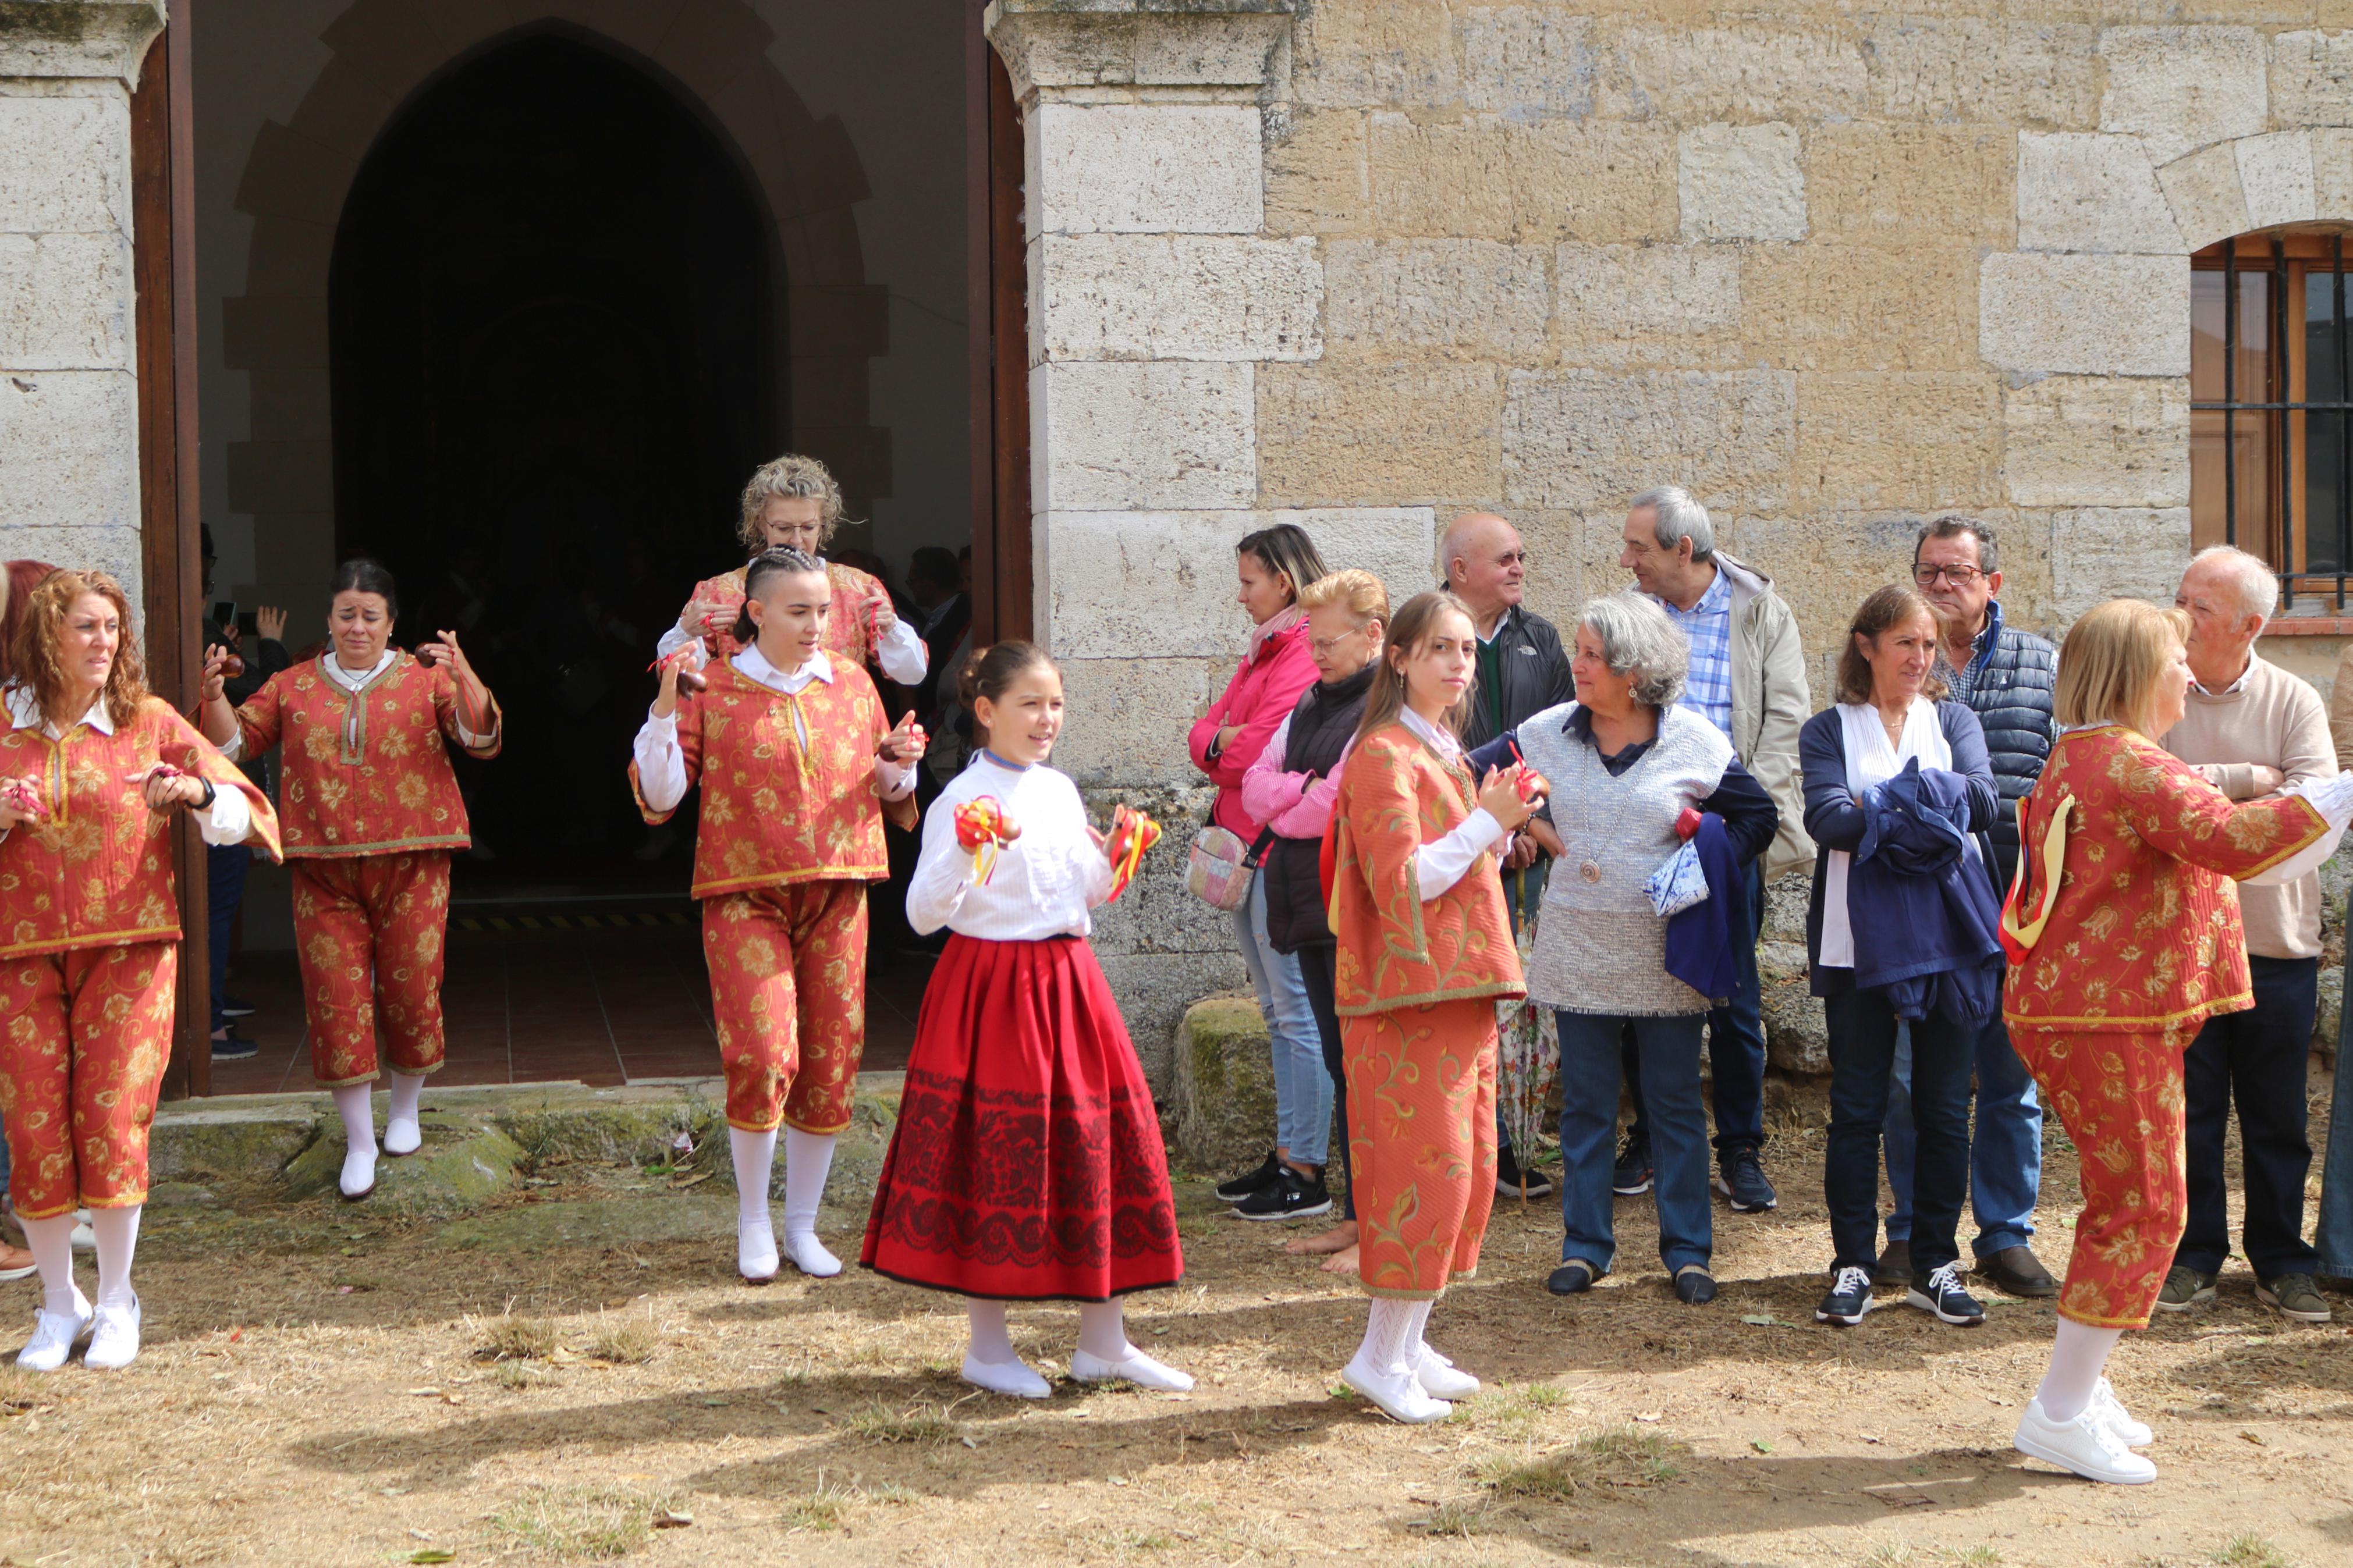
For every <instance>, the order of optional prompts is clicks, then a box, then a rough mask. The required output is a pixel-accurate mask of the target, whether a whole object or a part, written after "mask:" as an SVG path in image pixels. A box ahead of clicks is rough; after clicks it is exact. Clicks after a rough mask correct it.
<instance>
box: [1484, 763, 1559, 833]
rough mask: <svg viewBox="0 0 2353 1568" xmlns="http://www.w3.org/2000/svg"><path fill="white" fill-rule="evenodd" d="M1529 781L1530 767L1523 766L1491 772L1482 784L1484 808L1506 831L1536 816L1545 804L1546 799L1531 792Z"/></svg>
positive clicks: (1515, 764) (1494, 769) (1522, 764)
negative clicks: (1539, 806)
mask: <svg viewBox="0 0 2353 1568" xmlns="http://www.w3.org/2000/svg"><path fill="white" fill-rule="evenodd" d="M1529 777H1530V775H1529V773H1528V769H1527V766H1526V764H1525V763H1513V764H1512V765H1511V766H1509V767H1504V768H1489V769H1488V770H1487V776H1486V777H1485V778H1484V779H1482V780H1481V781H1480V783H1479V805H1480V806H1481V808H1482V809H1483V810H1484V811H1485V812H1486V813H1487V815H1488V816H1492V817H1493V818H1494V819H1495V820H1496V821H1497V822H1500V823H1502V824H1503V825H1504V827H1506V828H1515V827H1517V826H1520V824H1522V823H1524V822H1525V821H1526V820H1527V819H1528V818H1529V817H1531V816H1535V810H1536V807H1537V806H1538V805H1542V804H1543V802H1544V797H1543V796H1542V795H1532V794H1531V793H1530V792H1529V789H1528V786H1527V780H1528V778H1529Z"/></svg>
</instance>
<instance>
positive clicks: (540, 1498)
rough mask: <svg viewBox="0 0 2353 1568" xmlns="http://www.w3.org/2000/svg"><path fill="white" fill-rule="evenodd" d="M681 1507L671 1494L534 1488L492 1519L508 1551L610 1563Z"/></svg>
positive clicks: (641, 1542)
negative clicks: (658, 1519) (657, 1520)
mask: <svg viewBox="0 0 2353 1568" xmlns="http://www.w3.org/2000/svg"><path fill="white" fill-rule="evenodd" d="M678 1508H679V1504H678V1502H677V1500H676V1499H675V1498H674V1497H673V1496H672V1494H670V1493H668V1492H649V1491H638V1490H624V1489H617V1488H609V1487H534V1488H533V1489H531V1490H529V1491H526V1492H524V1493H522V1495H521V1496H519V1497H517V1498H516V1499H515V1500H513V1501H512V1502H511V1503H509V1504H508V1505H507V1506H506V1507H504V1508H502V1509H501V1510H498V1511H497V1512H496V1513H493V1514H491V1516H490V1521H489V1522H490V1527H491V1533H492V1534H493V1535H494V1536H496V1537H497V1538H498V1539H499V1540H500V1542H501V1544H503V1545H504V1546H506V1547H507V1548H508V1549H509V1550H512V1551H522V1552H537V1553H539V1554H541V1555H543V1556H546V1557H554V1558H556V1559H558V1560H560V1561H562V1562H566V1563H605V1562H610V1561H611V1560H612V1559H614V1558H616V1557H625V1556H627V1555H628V1554H629V1553H630V1552H635V1551H636V1550H637V1549H638V1547H640V1546H643V1545H644V1544H645V1543H646V1540H647V1538H648V1537H649V1536H650V1535H651V1534H652V1533H653V1530H654V1520H655V1517H656V1516H657V1515H658V1514H668V1513H674V1512H676V1511H677V1510H678Z"/></svg>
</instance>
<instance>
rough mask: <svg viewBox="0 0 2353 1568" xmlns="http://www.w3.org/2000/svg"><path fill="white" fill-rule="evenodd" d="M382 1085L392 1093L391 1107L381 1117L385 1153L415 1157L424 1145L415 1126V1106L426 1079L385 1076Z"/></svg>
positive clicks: (400, 1074)
mask: <svg viewBox="0 0 2353 1568" xmlns="http://www.w3.org/2000/svg"><path fill="white" fill-rule="evenodd" d="M385 1083H386V1085H387V1086H388V1087H389V1088H390V1089H391V1090H392V1096H391V1098H392V1104H391V1106H390V1107H389V1108H387V1109H386V1110H385V1113H384V1152H385V1153H387V1154H414V1153H416V1152H417V1148H418V1146H419V1145H420V1144H422V1143H423V1142H425V1134H424V1132H423V1131H422V1130H420V1129H419V1128H418V1127H417V1100H419V1099H421V1098H422V1097H423V1096H424V1093H425V1075H424V1074H423V1073H405V1072H395V1073H386V1074H385Z"/></svg>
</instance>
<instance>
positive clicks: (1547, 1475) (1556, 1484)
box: [1477, 1426, 1683, 1502]
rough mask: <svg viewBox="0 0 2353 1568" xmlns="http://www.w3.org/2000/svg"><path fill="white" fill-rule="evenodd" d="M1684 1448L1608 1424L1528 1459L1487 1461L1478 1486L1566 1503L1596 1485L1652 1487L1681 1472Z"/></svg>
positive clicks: (1656, 1436) (1653, 1434) (1652, 1434)
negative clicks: (1677, 1459)
mask: <svg viewBox="0 0 2353 1568" xmlns="http://www.w3.org/2000/svg"><path fill="white" fill-rule="evenodd" d="M1682 1452H1683V1446H1682V1445H1681V1444H1678V1443H1676V1442H1674V1441H1672V1439H1670V1438H1668V1437H1667V1436H1664V1435H1663V1434H1661V1433H1657V1432H1645V1431H1643V1430H1641V1428H1639V1427H1634V1426H1611V1427H1608V1428H1605V1429H1604V1430H1602V1431H1599V1432H1593V1433H1588V1434H1587V1435H1586V1436H1582V1437H1579V1438H1578V1439H1577V1441H1576V1442H1574V1443H1572V1444H1570V1445H1569V1446H1568V1447H1566V1448H1560V1449H1556V1450H1555V1451H1554V1452H1552V1453H1549V1454H1543V1455H1539V1456H1537V1457H1536V1458H1533V1459H1492V1460H1490V1461H1488V1462H1487V1463H1486V1464H1484V1465H1482V1466H1481V1467H1480V1468H1479V1470H1478V1472H1477V1473H1478V1478H1479V1482H1480V1484H1481V1485H1482V1486H1484V1487H1485V1488H1487V1489H1488V1490H1490V1491H1492V1492H1493V1493H1494V1495H1495V1496H1497V1497H1499V1498H1525V1499H1527V1500H1532V1501H1536V1502H1567V1501H1568V1500H1571V1499H1572V1498H1576V1497H1578V1496H1580V1495H1582V1494H1584V1493H1586V1492H1588V1491H1591V1490H1593V1489H1596V1488H1598V1487H1653V1486H1658V1485H1661V1484H1662V1483H1663V1482H1666V1481H1671V1480H1672V1479H1675V1477H1676V1476H1677V1475H1679V1474H1681V1473H1682V1472H1681V1471H1680V1470H1679V1469H1678V1468H1677V1467H1676V1464H1675V1456H1676V1455H1678V1454H1680V1453H1682Z"/></svg>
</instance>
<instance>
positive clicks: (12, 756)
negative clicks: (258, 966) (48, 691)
mask: <svg viewBox="0 0 2353 1568" xmlns="http://www.w3.org/2000/svg"><path fill="white" fill-rule="evenodd" d="M158 762H164V763H171V764H172V765H173V766H174V767H177V768H180V769H182V770H184V771H185V772H187V773H195V774H198V775H200V776H202V777H203V778H205V779H206V780H208V781H210V783H211V784H212V786H213V788H214V789H216V790H236V791H237V792H239V793H240V794H241V795H244V797H245V801H246V805H247V807H248V809H249V810H250V812H251V813H252V818H253V826H252V828H251V830H250V833H249V835H248V838H247V842H248V843H250V844H258V845H259V846H261V847H263V848H264V849H266V850H267V851H268V852H269V855H270V856H271V857H272V858H276V857H277V854H278V819H277V816H276V815H275V814H274V813H273V812H272V811H271V809H270V805H269V797H268V796H266V795H263V794H262V793H261V792H260V791H259V790H257V789H255V788H254V787H253V785H252V784H250V783H249V782H248V780H247V779H246V777H245V775H244V774H243V773H239V772H238V771H237V768H236V766H235V765H234V764H233V763H230V762H229V761H228V760H227V758H225V757H223V756H222V755H221V754H220V752H217V751H216V750H214V749H213V747H212V745H211V744H210V743H209V742H206V740H205V739H204V737H203V736H201V735H199V734H197V733H196V731H195V730H194V729H193V728H191V727H190V726H189V724H188V723H187V721H185V720H184V719H182V718H181V717H180V716H179V715H178V714H176V713H174V712H173V711H172V710H171V707H170V706H169V705H168V704H166V703H164V701H162V700H159V699H156V698H152V697H151V698H149V699H147V700H145V701H144V702H142V704H141V705H140V708H139V711H138V713H137V714H136V715H135V716H134V717H133V718H132V721H131V722H130V723H128V724H124V725H121V726H120V727H118V728H117V729H116V730H115V731H114V732H113V733H112V734H111V735H110V734H107V733H106V732H104V731H101V730H100V729H99V728H98V727H97V726H95V725H93V724H91V723H90V722H89V721H82V722H81V723H79V724H77V725H76V726H75V727H74V728H73V729H72V730H71V731H69V732H68V733H67V735H66V736H65V738H64V739H63V740H61V741H52V740H50V739H49V738H48V737H47V734H45V733H44V732H43V731H42V729H41V727H40V726H39V725H37V724H36V725H33V726H31V727H29V728H26V729H7V730H0V777H7V778H22V777H26V776H31V777H35V778H37V779H38V780H39V781H40V783H39V788H38V795H39V797H40V803H41V806H42V808H43V812H44V815H43V816H41V817H40V818H39V819H38V820H37V821H34V822H28V823H24V824H20V825H19V826H16V828H14V829H12V830H10V831H9V832H8V834H7V835H6V837H5V838H0V1118H5V1123H6V1127H7V1133H8V1150H9V1154H10V1157H11V1162H12V1163H11V1171H10V1189H11V1192H12V1193H13V1194H14V1196H15V1199H16V1212H17V1213H18V1214H20V1215H23V1216H24V1217H25V1218H26V1219H47V1218H50V1217H51V1216H53V1215H61V1214H70V1213H72V1212H73V1210H74V1209H75V1208H76V1207H90V1208H127V1207H131V1206H132V1205H138V1204H142V1203H144V1202H145V1201H146V1198H147V1132H148V1128H149V1125H150V1124H151V1123H152V1122H153V1120H154V1112H155V1097H156V1094H157V1092H158V1091H159V1090H160V1089H162V1087H163V1082H164V1064H165V1062H166V1061H167V1060H169V1058H170V1057H171V1052H172V1019H173V1006H174V990H173V984H174V978H175V976H176V975H177V973H178V970H179V956H180V948H179V942H180V906H179V898H178V893H177V889H175V887H174V881H173V853H172V832H171V825H172V818H171V816H170V815H168V814H165V813H161V812H154V811H150V810H148V809H147V803H146V801H145V799H144V798H143V797H142V795H141V792H140V785H139V784H138V783H137V782H136V780H137V779H138V778H139V777H140V776H142V775H143V774H145V773H146V772H147V771H148V770H149V769H150V768H152V767H153V766H154V764H155V763H158Z"/></svg>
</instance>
